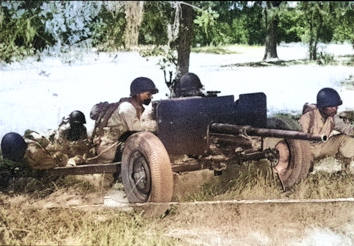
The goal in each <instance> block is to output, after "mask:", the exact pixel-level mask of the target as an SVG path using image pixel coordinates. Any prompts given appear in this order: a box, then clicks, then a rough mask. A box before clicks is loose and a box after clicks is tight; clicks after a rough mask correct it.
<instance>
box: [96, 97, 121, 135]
mask: <svg viewBox="0 0 354 246" xmlns="http://www.w3.org/2000/svg"><path fill="white" fill-rule="evenodd" d="M118 106H119V102H115V103H108V102H107V101H105V102H99V103H96V104H95V105H94V106H93V107H92V108H91V111H90V118H91V119H92V120H94V121H95V128H94V129H93V133H92V139H93V138H94V136H95V134H96V129H97V128H98V134H99V135H101V134H102V132H103V127H105V126H106V125H107V122H108V119H109V118H110V117H111V116H112V114H113V112H114V111H115V110H116V109H117V108H118Z"/></svg>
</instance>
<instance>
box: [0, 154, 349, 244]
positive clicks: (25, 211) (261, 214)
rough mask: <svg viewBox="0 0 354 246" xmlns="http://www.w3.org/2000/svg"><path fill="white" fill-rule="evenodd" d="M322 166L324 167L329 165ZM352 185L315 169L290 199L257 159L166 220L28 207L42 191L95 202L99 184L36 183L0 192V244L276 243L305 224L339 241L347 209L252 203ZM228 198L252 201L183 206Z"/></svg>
mask: <svg viewBox="0 0 354 246" xmlns="http://www.w3.org/2000/svg"><path fill="white" fill-rule="evenodd" d="M325 161H326V162H328V163H327V164H328V165H331V162H332V161H333V159H331V158H329V159H328V160H325ZM321 165H323V164H321ZM352 180H353V175H351V174H347V173H345V172H342V171H340V172H335V173H326V172H319V171H318V172H315V173H313V174H310V175H309V176H308V177H307V179H306V180H304V181H303V182H302V183H300V184H299V185H298V186H297V187H296V188H295V189H294V191H293V192H292V193H290V194H285V193H283V192H282V191H281V189H280V186H279V183H278V180H277V179H276V178H275V177H274V175H273V174H272V172H271V170H270V168H269V166H267V162H266V161H261V162H252V163H248V164H246V163H244V164H243V165H241V166H239V165H235V166H233V167H232V168H231V170H230V171H229V172H226V171H225V173H224V174H223V175H221V176H218V178H217V182H212V183H206V184H204V185H203V186H202V188H201V189H200V190H199V191H197V192H196V193H194V194H191V195H188V196H186V197H180V200H179V201H181V202H182V203H180V204H178V205H176V204H174V205H171V206H170V209H169V213H168V214H167V215H166V214H164V215H161V214H160V215H155V216H145V214H144V210H142V209H139V210H133V211H130V212H124V211H121V210H119V209H114V208H106V209H98V208H91V209H79V208H75V207H70V206H69V207H67V206H63V207H60V206H59V207H51V208H46V207H43V208H41V207H40V206H38V204H37V205H36V203H35V201H38V200H40V199H46V198H47V197H49V196H50V195H49V194H46V193H45V192H44V193H41V191H42V190H47V189H48V187H49V188H50V189H51V190H52V192H54V193H55V192H60V191H63V192H62V193H61V194H66V193H76V194H80V196H82V197H84V196H88V195H89V194H98V195H102V196H103V194H104V192H105V189H106V188H105V187H104V185H102V184H99V185H97V184H93V183H92V182H88V181H87V180H85V179H78V178H75V177H74V176H67V177H65V178H62V179H58V180H55V181H53V182H52V183H50V184H47V185H48V187H47V188H46V187H45V186H44V185H43V184H42V186H41V188H39V187H37V188H38V190H37V191H36V192H34V191H32V192H29V193H27V195H24V194H18V193H17V194H16V193H11V194H6V193H0V204H1V207H0V244H2V245H191V244H193V242H194V243H196V242H198V241H199V240H201V241H203V242H206V243H209V244H213V242H214V240H216V238H218V237H219V238H220V240H229V241H230V240H231V241H230V242H233V243H232V244H225V245H238V244H237V243H236V241H234V240H236V238H238V239H239V238H240V237H243V238H245V235H249V234H250V232H257V233H260V235H263V237H269V235H272V234H274V235H273V236H272V237H270V238H269V240H270V242H272V243H274V244H273V245H277V243H281V242H282V240H284V238H283V237H281V236H280V235H279V234H277V233H273V232H283V231H284V230H285V229H286V230H287V231H288V233H287V238H288V237H290V238H293V239H294V240H295V239H296V238H297V237H298V236H299V235H300V234H298V233H299V231H303V230H305V228H308V225H309V224H312V225H313V224H314V225H315V226H318V227H325V228H329V229H331V230H335V231H337V232H338V233H339V234H343V235H346V236H347V234H348V233H347V232H346V231H345V228H344V227H345V226H348V224H350V223H353V222H354V221H353V219H352V218H354V217H353V216H350V214H351V213H352V212H350V211H354V210H353V206H354V205H352V203H346V202H342V203H340V202H338V203H335V202H332V203H324V204H318V203H298V204H278V203H274V204H262V203H257V200H263V201H265V200H268V199H300V200H301V199H330V198H351V197H353V194H354V186H353V185H352ZM53 186H54V187H55V188H53ZM47 193H49V192H47ZM38 194H42V196H41V197H40V196H38ZM44 194H46V195H44ZM23 196H25V197H26V198H23ZM21 197H22V198H21ZM233 199H235V200H255V201H254V202H252V203H250V204H232V203H225V204H221V203H220V204H218V203H210V204H208V203H204V204H203V203H201V204H199V205H198V203H196V204H194V205H193V203H188V202H194V201H199V202H203V201H216V200H217V201H222V200H233ZM53 202H56V200H54V201H53ZM57 202H58V203H59V201H58V200H57ZM348 213H349V214H348ZM319 215H320V216H319ZM340 223H342V224H340ZM265 225H267V226H265ZM284 225H286V226H285V227H284ZM344 225H345V226H344ZM270 228H272V229H270ZM269 230H270V231H269ZM301 233H302V232H301ZM301 235H302V234H301ZM247 240H251V241H252V240H255V239H250V238H249V239H247ZM229 241H225V242H229ZM241 242H242V241H241ZM195 245H198V244H195ZM203 245H205V244H203ZM240 245H241V244H240Z"/></svg>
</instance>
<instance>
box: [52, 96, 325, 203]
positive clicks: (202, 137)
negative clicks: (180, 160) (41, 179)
mask: <svg viewBox="0 0 354 246" xmlns="http://www.w3.org/2000/svg"><path fill="white" fill-rule="evenodd" d="M216 93H217V92H213V93H209V95H210V96H206V97H186V98H172V99H166V100H159V101H154V102H153V119H154V120H155V121H156V124H157V129H156V132H154V133H152V132H138V133H134V134H132V135H131V136H130V137H129V138H128V139H127V140H126V142H125V143H124V144H125V147H124V151H123V157H122V161H121V162H116V163H110V164H89V165H80V166H75V167H58V168H54V169H51V170H49V171H50V172H51V174H52V175H57V176H61V175H68V174H71V175H81V174H92V173H119V172H121V175H122V181H123V185H124V189H125V192H126V194H127V197H128V200H129V201H130V202H132V203H135V202H147V201H149V202H169V201H171V199H172V192H173V176H172V173H173V172H177V173H178V172H186V171H189V172H190V171H195V170H201V169H209V170H211V171H214V174H215V175H221V174H222V172H223V171H225V170H227V168H228V167H229V166H230V165H232V164H238V163H243V162H245V161H252V160H261V159H268V160H269V162H270V165H271V167H272V168H274V170H276V171H277V173H278V176H279V178H280V180H281V183H282V186H283V188H284V189H288V188H291V187H293V186H294V185H296V184H298V183H300V182H301V180H302V179H304V178H305V177H306V176H307V174H308V172H309V169H310V166H311V162H312V159H311V155H310V153H309V141H326V140H327V136H319V135H312V134H307V133H303V132H302V131H301V128H300V127H299V125H298V124H297V122H296V121H294V120H291V119H290V118H286V117H274V118H267V103H266V95H265V94H264V93H262V92H258V93H248V94H241V95H239V98H238V99H237V100H236V101H235V99H234V96H216ZM220 154H222V155H223V156H224V157H225V158H224V161H220V160H219V159H214V158H212V157H213V156H215V155H220ZM178 155H188V156H191V157H197V158H196V159H197V164H188V163H186V164H176V163H171V161H170V160H171V159H172V158H171V157H172V156H178ZM206 157H209V158H206ZM210 157H211V158H210Z"/></svg>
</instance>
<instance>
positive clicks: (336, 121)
mask: <svg viewBox="0 0 354 246" xmlns="http://www.w3.org/2000/svg"><path fill="white" fill-rule="evenodd" d="M340 105H342V100H341V98H340V96H339V94H338V92H337V91H336V90H334V89H332V88H327V87H326V88H323V89H321V90H320V91H319V92H318V94H317V104H308V103H306V104H305V105H304V108H303V114H302V116H301V118H300V120H299V123H300V125H301V126H302V130H303V131H304V132H306V133H311V134H323V135H326V136H328V140H327V141H326V142H319V143H318V142H312V143H311V152H312V155H313V157H314V158H324V157H327V156H335V155H338V156H339V157H342V158H343V160H345V161H346V162H347V163H346V164H348V163H350V162H351V161H352V160H353V157H354V138H353V128H352V127H351V126H350V125H349V124H348V123H346V122H344V121H342V120H341V119H340V118H339V117H338V116H337V110H338V106H340Z"/></svg>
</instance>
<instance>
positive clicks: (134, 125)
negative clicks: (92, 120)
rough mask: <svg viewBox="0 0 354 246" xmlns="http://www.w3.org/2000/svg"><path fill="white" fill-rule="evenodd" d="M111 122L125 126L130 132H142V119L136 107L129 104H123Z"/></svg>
mask: <svg viewBox="0 0 354 246" xmlns="http://www.w3.org/2000/svg"><path fill="white" fill-rule="evenodd" d="M110 122H112V123H113V125H114V122H116V123H117V124H124V125H125V126H126V127H127V129H128V130H129V131H141V130H142V126H141V122H140V119H139V118H138V117H137V115H136V109H135V107H134V106H133V105H132V104H131V103H129V102H123V103H121V104H120V105H119V107H118V108H117V109H116V110H115V112H114V113H113V114H112V116H111V119H110Z"/></svg>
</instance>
